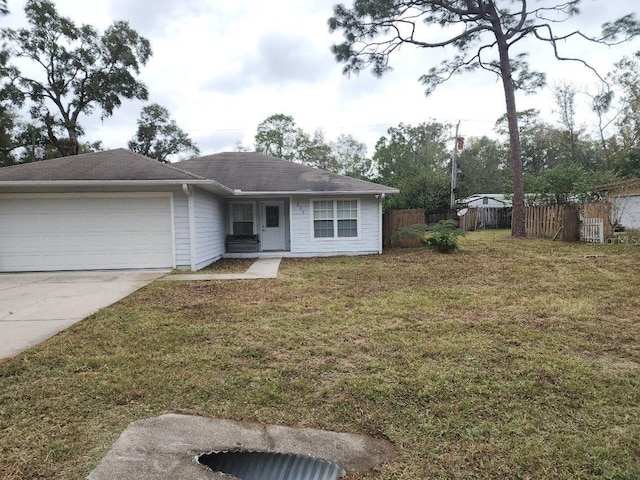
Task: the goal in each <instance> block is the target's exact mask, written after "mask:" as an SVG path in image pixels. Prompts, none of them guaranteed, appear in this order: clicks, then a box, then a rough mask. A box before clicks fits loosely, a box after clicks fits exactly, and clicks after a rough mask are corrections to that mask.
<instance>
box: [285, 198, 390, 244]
mask: <svg viewBox="0 0 640 480" xmlns="http://www.w3.org/2000/svg"><path fill="white" fill-rule="evenodd" d="M355 198H356V197H335V198H333V197H322V198H317V197H293V198H292V200H291V253H292V254H298V255H309V256H311V255H349V254H367V253H378V251H379V249H380V222H381V221H382V219H381V218H380V210H379V203H378V200H377V199H376V198H375V197H374V196H373V195H367V196H364V197H357V199H358V200H359V206H360V209H359V214H360V217H359V218H358V220H359V225H358V227H359V236H358V237H357V238H330V239H315V238H313V224H312V219H313V206H312V204H311V202H312V200H352V199H355Z"/></svg>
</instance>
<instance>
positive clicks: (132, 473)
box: [87, 414, 396, 480]
mask: <svg viewBox="0 0 640 480" xmlns="http://www.w3.org/2000/svg"><path fill="white" fill-rule="evenodd" d="M227 450H246V451H261V452H282V453H293V454H297V455H311V456H313V457H315V458H321V459H324V460H330V461H332V462H334V463H337V464H338V465H340V466H341V467H342V468H344V469H345V470H346V471H347V473H348V474H352V473H363V472H366V471H368V470H371V469H372V468H374V467H375V466H377V465H379V464H381V463H385V462H390V461H392V460H393V459H394V458H395V456H396V454H395V451H394V449H393V447H392V446H391V444H390V443H388V442H385V441H383V440H378V439H374V438H371V437H368V436H366V435H354V434H348V433H335V432H329V431H325V430H316V429H310V428H291V427H282V426H275V425H262V424H257V423H245V422H236V421H232V420H221V419H215V418H204V417H194V416H188V415H176V414H167V415H161V416H159V417H154V418H149V419H146V420H140V421H137V422H133V423H132V424H131V425H129V427H127V429H126V430H125V431H124V432H123V433H122V435H120V438H118V440H116V442H115V443H114V444H113V446H112V448H111V450H110V451H109V452H108V453H107V455H106V456H105V457H104V458H103V459H102V461H101V462H100V464H99V465H98V466H97V467H96V468H95V470H93V471H92V472H91V473H90V474H89V476H88V477H87V478H88V480H122V479H125V478H126V479H130V480H134V479H135V480H170V479H171V480H212V479H213V480H224V479H228V478H229V476H225V475H221V474H216V473H214V472H212V471H211V470H209V469H208V468H206V467H204V466H202V465H201V464H200V463H198V462H197V460H196V457H197V456H199V455H200V454H202V453H208V452H212V451H215V452H219V451H227Z"/></svg>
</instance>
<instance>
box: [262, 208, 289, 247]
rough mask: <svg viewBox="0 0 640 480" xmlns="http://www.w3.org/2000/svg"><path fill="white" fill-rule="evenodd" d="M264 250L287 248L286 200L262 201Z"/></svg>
mask: <svg viewBox="0 0 640 480" xmlns="http://www.w3.org/2000/svg"><path fill="white" fill-rule="evenodd" d="M261 221H262V225H261V230H262V238H261V243H262V250H273V251H278V250H284V249H285V224H284V202H281V201H273V202H262V215H261Z"/></svg>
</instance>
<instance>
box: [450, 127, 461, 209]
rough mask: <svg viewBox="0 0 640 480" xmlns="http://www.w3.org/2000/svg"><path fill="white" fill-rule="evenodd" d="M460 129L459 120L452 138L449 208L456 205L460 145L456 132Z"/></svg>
mask: <svg viewBox="0 0 640 480" xmlns="http://www.w3.org/2000/svg"><path fill="white" fill-rule="evenodd" d="M459 130H460V120H458V124H457V125H456V136H455V138H454V139H453V157H452V158H451V201H450V204H449V207H450V208H451V210H453V209H454V207H455V205H456V189H457V187H458V147H459V146H460V143H459V141H460V137H459V136H458V132H459Z"/></svg>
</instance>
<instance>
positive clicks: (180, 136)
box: [129, 103, 200, 163]
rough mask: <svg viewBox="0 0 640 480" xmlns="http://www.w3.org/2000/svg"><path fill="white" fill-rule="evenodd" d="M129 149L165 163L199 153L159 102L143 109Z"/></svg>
mask: <svg viewBox="0 0 640 480" xmlns="http://www.w3.org/2000/svg"><path fill="white" fill-rule="evenodd" d="M129 150H131V151H132V152H136V153H139V154H141V155H145V156H147V157H149V158H154V159H156V160H158V161H159V162H163V163H169V162H170V161H171V159H178V158H180V157H185V156H195V155H198V154H199V153H200V150H199V149H198V147H197V146H196V144H195V143H194V141H193V140H191V138H189V135H187V133H186V132H185V131H184V130H182V129H181V128H180V127H178V125H177V124H176V122H175V120H173V119H171V116H170V114H169V110H167V109H166V108H165V107H163V106H161V105H158V104H157V103H152V104H150V105H146V106H144V107H143V108H142V111H141V112H140V118H138V129H137V131H136V134H135V136H134V138H133V139H131V140H130V141H129Z"/></svg>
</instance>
